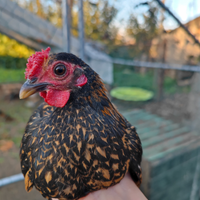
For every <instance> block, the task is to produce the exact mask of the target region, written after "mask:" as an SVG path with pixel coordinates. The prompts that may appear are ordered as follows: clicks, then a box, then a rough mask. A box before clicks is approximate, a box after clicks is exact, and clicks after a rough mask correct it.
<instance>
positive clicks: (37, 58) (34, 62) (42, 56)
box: [25, 47, 51, 79]
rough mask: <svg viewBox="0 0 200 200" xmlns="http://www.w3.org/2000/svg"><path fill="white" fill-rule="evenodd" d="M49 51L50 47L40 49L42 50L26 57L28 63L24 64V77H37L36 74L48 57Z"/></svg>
mask: <svg viewBox="0 0 200 200" xmlns="http://www.w3.org/2000/svg"><path fill="white" fill-rule="evenodd" d="M50 51H51V48H50V47H48V48H46V49H45V50H43V49H42V51H39V52H35V54H33V55H32V56H30V57H29V58H28V63H27V64H26V66H27V68H26V72H25V78H26V79H27V78H29V79H31V78H33V77H37V75H38V74H39V73H40V72H41V70H42V65H43V63H44V61H45V60H46V59H47V58H48V56H49V52H50Z"/></svg>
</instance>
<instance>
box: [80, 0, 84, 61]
mask: <svg viewBox="0 0 200 200" xmlns="http://www.w3.org/2000/svg"><path fill="white" fill-rule="evenodd" d="M78 7H79V23H78V28H79V43H80V58H81V59H82V60H84V56H85V52H84V44H85V42H84V14H83V0H79V1H78Z"/></svg>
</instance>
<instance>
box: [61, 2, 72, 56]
mask: <svg viewBox="0 0 200 200" xmlns="http://www.w3.org/2000/svg"><path fill="white" fill-rule="evenodd" d="M62 20H63V29H62V30H63V50H64V51H65V52H68V53H70V47H71V42H70V39H71V33H70V28H71V10H70V2H69V0H62Z"/></svg>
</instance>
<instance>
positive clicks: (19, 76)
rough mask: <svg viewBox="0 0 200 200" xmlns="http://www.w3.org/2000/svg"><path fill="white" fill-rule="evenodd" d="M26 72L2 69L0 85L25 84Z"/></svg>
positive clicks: (0, 71)
mask: <svg viewBox="0 0 200 200" xmlns="http://www.w3.org/2000/svg"><path fill="white" fill-rule="evenodd" d="M24 72H25V70H24V69H4V68H0V83H11V82H23V81H24V80H25V78H24Z"/></svg>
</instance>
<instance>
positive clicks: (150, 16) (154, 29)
mask: <svg viewBox="0 0 200 200" xmlns="http://www.w3.org/2000/svg"><path fill="white" fill-rule="evenodd" d="M138 6H148V10H147V13H146V14H143V15H142V20H140V21H142V23H141V22H139V19H138V17H136V16H134V14H132V15H131V16H130V18H129V21H128V27H127V29H126V31H127V34H128V35H129V36H131V37H134V38H135V46H136V47H137V48H135V51H134V54H135V56H137V57H141V56H142V55H144V54H145V55H147V56H149V51H150V48H151V43H152V40H153V38H155V37H156V36H157V34H158V25H157V15H158V9H157V7H155V6H154V5H152V4H150V3H147V2H146V3H142V4H139V5H138ZM138 6H137V7H138Z"/></svg>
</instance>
